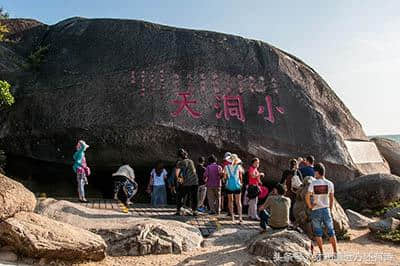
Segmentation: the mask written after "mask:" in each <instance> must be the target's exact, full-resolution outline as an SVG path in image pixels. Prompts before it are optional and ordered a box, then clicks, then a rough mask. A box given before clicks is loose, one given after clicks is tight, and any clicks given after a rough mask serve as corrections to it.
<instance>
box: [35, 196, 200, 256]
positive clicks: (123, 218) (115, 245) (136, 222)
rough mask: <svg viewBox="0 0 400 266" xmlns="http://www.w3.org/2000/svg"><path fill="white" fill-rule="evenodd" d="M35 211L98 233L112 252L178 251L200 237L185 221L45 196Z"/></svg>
mask: <svg viewBox="0 0 400 266" xmlns="http://www.w3.org/2000/svg"><path fill="white" fill-rule="evenodd" d="M36 211H37V212H38V213H40V214H43V215H46V216H48V217H50V218H52V219H55V220H58V221H62V222H65V223H69V224H71V225H74V226H77V227H80V228H84V229H87V230H89V231H91V232H94V233H96V234H98V235H100V236H101V237H103V239H104V240H105V241H106V243H107V254H109V255H112V256H124V255H128V256H135V255H146V254H165V253H181V252H183V251H189V250H193V249H196V248H199V247H200V244H201V242H202V241H203V237H202V236H201V233H200V231H199V229H198V228H196V227H194V226H190V225H188V224H186V223H182V222H178V221H172V220H157V219H151V218H137V217H132V216H131V215H129V214H123V213H120V212H115V211H106V210H95V209H89V208H86V207H83V206H80V205H79V204H74V203H71V202H68V201H56V200H54V199H46V200H44V201H42V202H40V203H39V204H38V207H37V209H36Z"/></svg>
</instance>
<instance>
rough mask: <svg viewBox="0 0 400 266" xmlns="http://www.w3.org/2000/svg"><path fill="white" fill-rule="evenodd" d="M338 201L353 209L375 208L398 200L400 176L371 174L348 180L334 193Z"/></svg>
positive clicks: (399, 195) (399, 197) (399, 198)
mask: <svg viewBox="0 0 400 266" xmlns="http://www.w3.org/2000/svg"><path fill="white" fill-rule="evenodd" d="M336 194H337V195H338V199H339V201H340V202H341V203H342V204H343V205H344V206H348V207H352V208H354V209H355V210H362V209H363V208H368V209H376V208H383V207H386V206H389V205H390V203H392V202H395V201H398V200H400V177H399V176H395V175H391V174H372V175H366V176H361V177H360V178H358V179H356V180H354V181H351V182H348V183H347V184H345V185H344V186H342V187H341V189H340V190H338V191H337V193H336Z"/></svg>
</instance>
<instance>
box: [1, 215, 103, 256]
mask: <svg viewBox="0 0 400 266" xmlns="http://www.w3.org/2000/svg"><path fill="white" fill-rule="evenodd" d="M0 241H1V242H2V243H6V244H7V245H9V246H12V247H13V248H14V250H15V251H17V252H19V253H21V254H23V255H24V256H27V257H33V258H48V259H61V260H94V261H99V260H102V259H104V257H105V250H106V244H105V242H104V240H103V239H102V238H101V237H100V236H98V235H96V234H93V233H91V232H89V231H87V230H84V229H81V228H78V227H75V226H71V225H69V224H66V223H62V222H58V221H55V220H52V219H49V218H47V217H44V216H40V215H38V214H35V213H28V212H19V213H17V214H16V215H15V216H14V217H12V218H9V219H7V220H5V221H2V222H0Z"/></svg>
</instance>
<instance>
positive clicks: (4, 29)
mask: <svg viewBox="0 0 400 266" xmlns="http://www.w3.org/2000/svg"><path fill="white" fill-rule="evenodd" d="M7 32H8V29H7V27H6V26H5V25H1V23H0V42H2V41H5V37H4V35H5V33H7Z"/></svg>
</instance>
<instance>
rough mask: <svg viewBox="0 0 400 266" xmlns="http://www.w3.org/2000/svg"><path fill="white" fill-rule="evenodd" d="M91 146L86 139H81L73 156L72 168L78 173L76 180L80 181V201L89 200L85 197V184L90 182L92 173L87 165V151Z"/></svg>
mask: <svg viewBox="0 0 400 266" xmlns="http://www.w3.org/2000/svg"><path fill="white" fill-rule="evenodd" d="M88 148H89V145H87V144H86V142H85V141H83V140H80V141H78V144H76V152H75V153H74V155H73V156H72V157H73V159H74V165H73V166H72V169H73V170H74V172H75V173H76V181H77V183H78V196H79V201H81V202H87V200H86V197H85V185H87V184H88V180H87V177H88V176H89V175H90V168H89V167H88V166H87V163H86V157H85V151H86V150H87V149H88Z"/></svg>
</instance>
